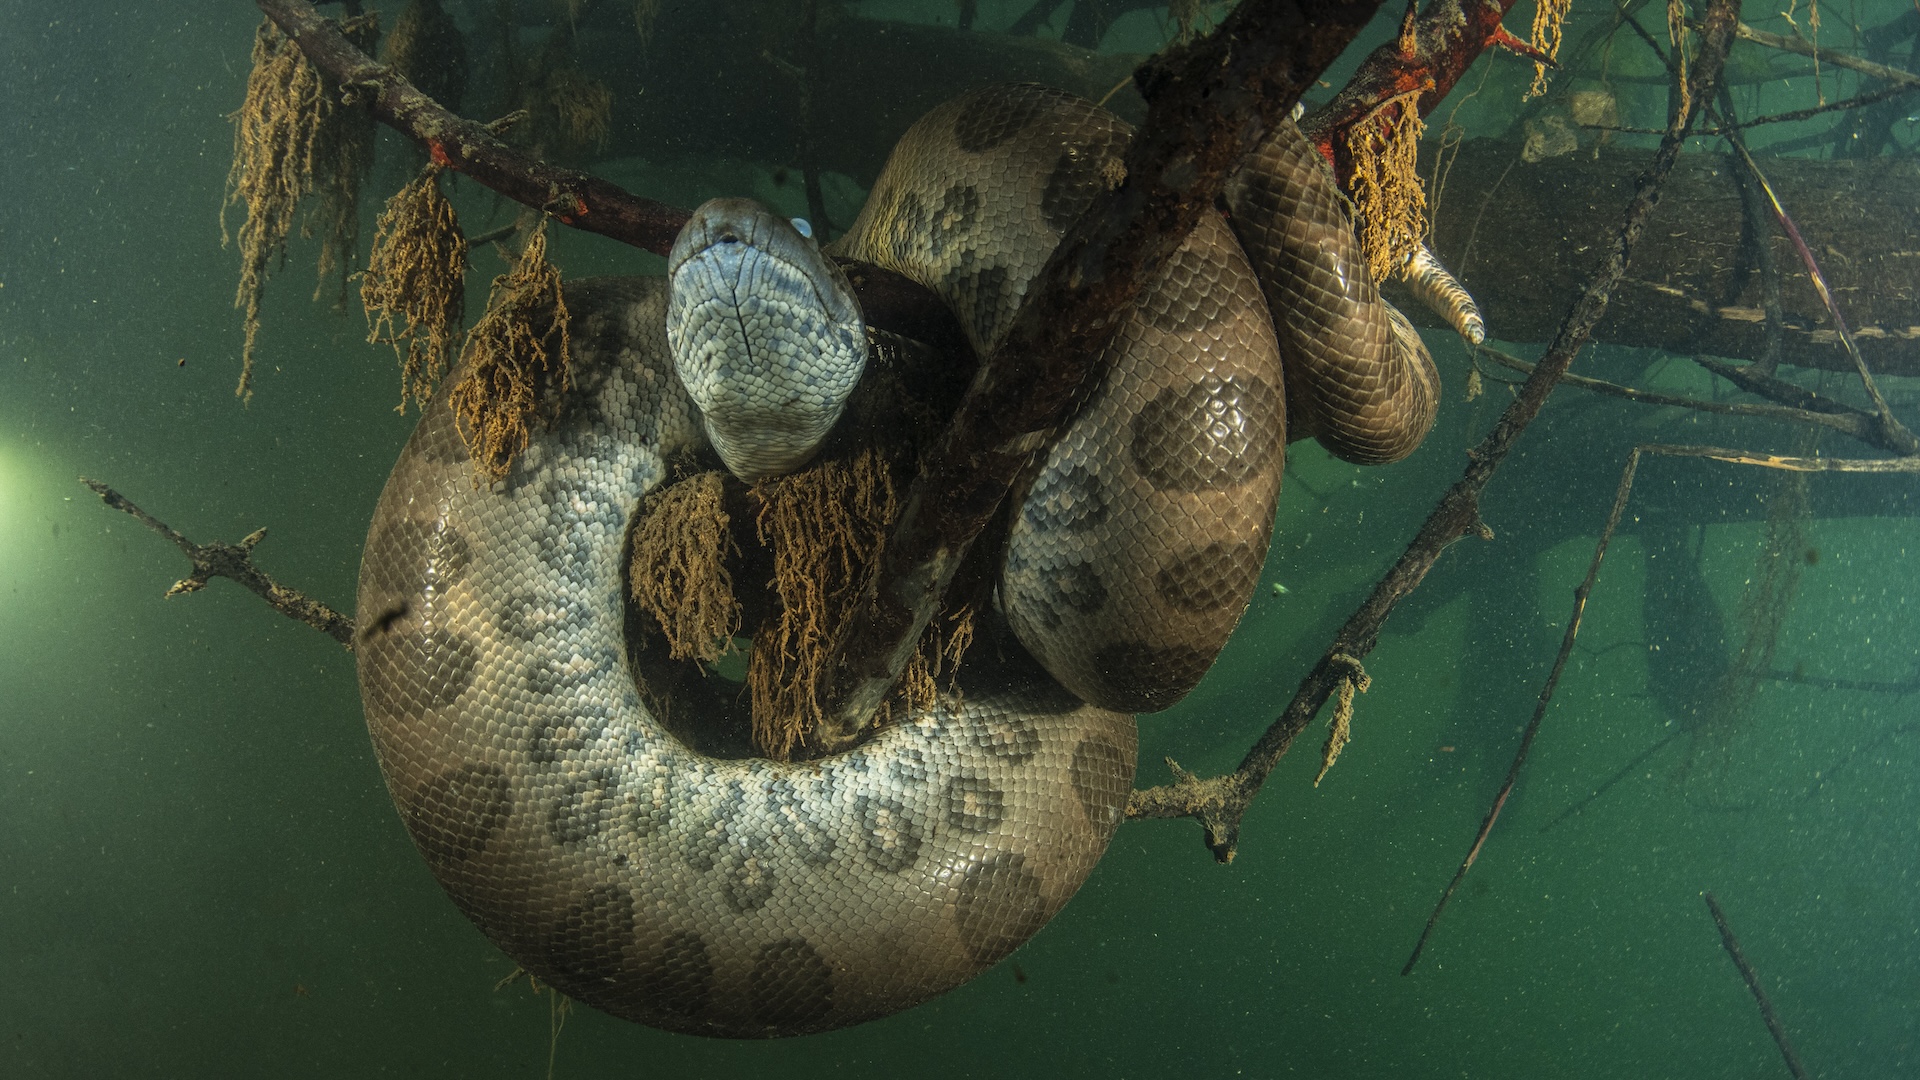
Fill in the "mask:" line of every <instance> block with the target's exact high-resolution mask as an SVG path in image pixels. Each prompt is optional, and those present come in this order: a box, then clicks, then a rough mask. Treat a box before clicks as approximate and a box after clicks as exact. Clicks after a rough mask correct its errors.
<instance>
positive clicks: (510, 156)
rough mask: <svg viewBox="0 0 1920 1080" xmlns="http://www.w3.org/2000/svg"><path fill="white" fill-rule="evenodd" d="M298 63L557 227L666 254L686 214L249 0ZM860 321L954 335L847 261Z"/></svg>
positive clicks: (932, 314) (902, 293) (915, 293)
mask: <svg viewBox="0 0 1920 1080" xmlns="http://www.w3.org/2000/svg"><path fill="white" fill-rule="evenodd" d="M255 3H256V4H258V6H259V8H260V10H261V11H263V12H265V13H266V15H267V17H268V18H270V19H272V20H273V21H274V24H275V25H277V26H279V27H280V29H281V31H282V32H283V33H285V34H286V35H287V36H288V37H289V38H292V39H293V41H294V42H295V43H296V44H297V45H299V46H300V51H301V52H302V53H304V54H305V55H306V57H307V60H308V61H309V62H311V63H312V64H313V65H314V66H315V67H317V68H319V69H320V70H322V71H325V72H326V73H327V74H329V75H331V76H332V77H333V78H334V79H335V80H337V81H338V82H339V84H340V85H341V86H342V87H344V88H345V92H346V93H348V94H350V95H353V96H355V97H356V99H359V100H364V101H366V102H367V103H368V105H369V106H370V107H371V108H372V109H373V113H374V116H375V117H376V118H377V119H379V120H380V122H381V123H383V124H386V125H387V126H388V127H391V128H393V129H394V130H395V131H398V132H400V133H401V134H402V135H405V136H406V137H408V138H409V139H412V140H413V141H415V142H417V143H419V144H420V145H421V147H422V148H423V149H425V150H426V151H427V153H428V154H429V155H430V156H431V157H432V158H433V160H434V161H435V162H437V163H439V164H440V165H443V166H445V167H446V168H449V169H452V170H454V171H456V172H459V173H462V174H465V175H466V176H469V177H472V178H473V179H474V180H475V181H477V182H478V183H479V184H480V185H481V186H483V187H486V188H489V189H491V190H493V191H497V192H499V193H500V194H502V195H504V196H506V197H507V198H509V199H512V200H514V201H515V202H518V203H521V204H523V205H526V206H530V207H533V208H534V209H536V210H541V211H544V212H546V213H548V214H551V215H553V217H554V218H555V219H556V220H558V221H559V222H560V223H561V224H563V225H570V226H572V227H573V228H576V229H581V230H584V231H586V232H590V233H597V234H599V235H601V236H605V237H607V238H608V239H611V240H618V241H620V242H621V243H623V244H628V245H631V246H633V247H637V248H640V249H641V250H643V251H651V252H653V253H654V254H656V255H662V256H664V255H666V254H667V253H668V252H669V251H671V250H672V248H673V240H674V237H676V236H678V235H680V228H681V226H683V225H685V224H686V223H687V217H688V211H686V210H684V209H682V208H680V207H676V206H668V205H667V204H665V203H661V202H655V201H654V200H652V199H648V198H644V197H642V196H639V195H635V194H633V193H632V192H630V191H627V190H626V189H625V188H622V187H620V186H619V185H618V184H614V183H610V182H609V181H606V180H602V179H600V178H599V177H597V176H592V175H589V174H587V173H583V172H578V171H576V170H573V169H563V168H560V167H558V166H555V165H551V164H548V163H547V162H545V161H542V160H540V159H539V158H536V157H534V156H532V155H530V154H527V153H524V152H522V151H520V150H517V149H515V148H514V147H512V146H509V145H507V144H506V143H504V142H502V141H501V140H500V139H499V138H498V137H497V136H496V135H495V134H494V132H493V130H492V129H491V128H489V127H488V125H486V124H482V123H479V122H477V121H473V120H468V119H465V118H463V117H461V116H458V115H456V114H454V113H453V112H451V111H449V110H448V109H446V108H445V107H443V106H442V105H441V104H440V103H439V102H437V101H435V100H433V99H432V98H430V97H428V96H427V95H425V94H423V93H421V92H420V91H419V89H417V88H416V87H414V85H413V84H412V83H410V82H408V81H407V80H406V78H405V77H404V76H402V75H401V74H400V73H399V72H398V71H396V70H394V69H393V68H392V67H390V66H388V65H386V64H382V63H378V62H376V61H375V60H374V59H373V58H372V57H370V56H368V55H367V54H366V53H364V52H361V51H360V50H359V49H358V48H356V47H355V46H354V45H353V43H352V42H350V41H348V40H347V39H346V37H345V36H344V35H342V34H341V33H340V27H339V24H338V23H335V22H334V21H333V20H331V19H329V18H327V17H326V16H324V15H321V14H320V13H319V12H318V11H316V10H314V7H313V5H312V4H310V3H308V2H307V0H255ZM846 268H847V272H848V278H849V280H850V281H851V282H852V283H853V287H854V292H855V293H856V294H858V295H859V298H860V305H861V308H862V310H863V311H864V312H865V313H866V318H867V321H868V323H870V324H871V325H874V326H877V327H880V328H881V329H883V330H888V331H891V332H893V333H897V334H900V335H902V336H905V337H911V338H914V339H915V340H918V341H924V342H928V343H929V344H934V345H936V346H940V347H945V346H947V345H948V344H950V343H952V342H957V341H963V340H964V335H963V334H962V333H961V331H960V328H959V324H958V323H957V322H955V321H954V319H953V316H952V314H951V313H949V312H948V311H947V310H946V308H945V306H944V305H942V304H941V303H940V301H939V300H938V299H936V298H935V297H934V295H933V293H932V292H931V291H930V290H928V289H926V288H924V287H922V286H921V285H920V284H918V283H917V282H914V281H912V280H910V279H908V278H906V277H903V276H902V275H900V274H896V273H894V272H892V271H891V270H883V269H881V268H880V267H877V266H870V265H867V264H865V263H849V264H847V267H846Z"/></svg>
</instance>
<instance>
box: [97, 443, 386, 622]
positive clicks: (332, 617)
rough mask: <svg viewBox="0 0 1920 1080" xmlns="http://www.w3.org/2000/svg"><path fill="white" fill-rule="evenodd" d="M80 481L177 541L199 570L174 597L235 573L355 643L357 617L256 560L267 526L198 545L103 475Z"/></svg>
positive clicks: (301, 617) (282, 608)
mask: <svg viewBox="0 0 1920 1080" xmlns="http://www.w3.org/2000/svg"><path fill="white" fill-rule="evenodd" d="M80 482H81V483H83V484H85V485H87V487H89V488H91V489H93V493H94V494H95V495H98V496H100V501H101V502H104V503H106V504H107V505H108V506H109V507H112V508H113V509H115V510H122V511H125V512H126V513H128V514H131V515H133V517H134V520H136V521H138V522H140V524H142V525H145V526H146V527H147V528H149V529H152V530H153V531H154V532H157V533H159V534H160V535H161V536H164V537H166V538H167V539H168V540H171V541H173V545H174V546H175V547H177V548H179V549H180V550H181V552H182V553H184V554H185V555H186V557H187V561H188V562H190V563H192V564H193V573H191V574H188V575H187V576H186V577H184V578H181V579H180V580H179V581H176V582H174V583H173V587H172V588H170V589H168V590H167V595H168V596H170V597H171V596H179V595H180V594H181V593H190V592H199V591H200V590H201V589H203V588H205V587H206V584H207V582H209V581H211V580H213V579H214V578H217V577H223V578H231V579H233V580H234V581H237V582H239V583H240V584H242V585H244V586H246V587H247V589H248V590H250V591H251V592H253V593H254V594H255V595H257V596H259V597H260V599H262V600H265V601H266V602H267V603H268V604H271V605H272V606H273V609H274V610H275V611H278V612H279V613H280V614H282V615H285V616H286V617H287V618H289V619H294V620H297V621H299V622H303V623H306V624H307V625H308V626H311V627H313V628H314V629H315V630H318V631H320V632H321V633H323V634H326V635H327V636H328V637H330V638H332V639H333V640H335V641H337V642H339V643H340V644H342V645H345V646H346V647H347V648H349V649H351V648H353V620H352V619H351V618H349V617H347V616H345V615H342V614H340V613H339V612H337V611H335V610H333V609H332V608H330V607H328V606H327V605H325V604H323V603H321V602H320V601H318V600H315V599H314V598H313V597H311V596H308V595H307V594H305V593H303V592H301V591H300V590H298V589H289V588H287V587H286V586H285V585H282V584H280V583H279V582H277V581H275V580H273V578H272V577H271V576H269V575H268V574H266V573H265V572H264V571H262V570H261V569H260V568H259V567H256V566H254V565H253V549H254V547H255V546H257V545H258V544H259V543H260V541H262V540H264V539H266V538H267V530H265V529H255V530H254V531H253V532H252V533H249V534H248V535H247V537H246V539H244V540H242V541H240V542H239V543H238V544H226V543H221V542H220V541H217V540H216V541H214V542H213V543H211V544H196V543H194V542H193V541H191V540H189V539H187V538H186V537H184V536H182V535H180V534H179V533H177V532H175V531H174V530H173V529H172V528H170V527H168V525H167V523H166V522H164V521H161V520H160V519H159V518H156V517H154V516H153V515H152V514H149V513H147V512H146V511H145V510H142V509H140V508H139V507H138V506H135V505H134V504H133V502H132V501H131V500H129V499H128V498H127V497H126V496H125V495H122V494H120V493H119V492H117V491H115V490H113V489H112V488H110V487H108V486H107V485H105V484H103V483H101V482H100V481H98V480H89V479H87V478H86V477H84V476H83V477H81V478H80Z"/></svg>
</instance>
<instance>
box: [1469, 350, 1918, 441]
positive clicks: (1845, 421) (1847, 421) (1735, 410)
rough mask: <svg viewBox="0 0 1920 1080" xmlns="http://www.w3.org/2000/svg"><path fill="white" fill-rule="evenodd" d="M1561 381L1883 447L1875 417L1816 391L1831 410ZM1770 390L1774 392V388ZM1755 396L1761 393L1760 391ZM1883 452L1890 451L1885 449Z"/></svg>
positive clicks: (1713, 365)
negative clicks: (1811, 428) (1820, 430)
mask: <svg viewBox="0 0 1920 1080" xmlns="http://www.w3.org/2000/svg"><path fill="white" fill-rule="evenodd" d="M1479 352H1480V355H1482V356H1485V357H1486V358H1487V359H1489V360H1492V361H1493V362H1494V363H1496V364H1499V365H1500V366H1501V367H1504V368H1508V369H1511V370H1513V371H1519V372H1523V373H1524V372H1531V371H1532V370H1533V367H1534V366H1533V365H1532V364H1529V363H1527V362H1526V361H1525V360H1522V359H1520V358H1519V357H1517V356H1514V355H1513V354H1511V353H1506V352H1502V351H1501V350H1499V349H1496V348H1493V347H1492V346H1489V345H1481V346H1480V347H1479ZM1697 359H1698V360H1699V361H1700V362H1701V364H1702V366H1710V370H1713V371H1715V372H1716V373H1720V372H1721V371H1722V369H1734V370H1736V371H1741V372H1744V370H1745V369H1743V368H1738V367H1737V366H1736V365H1733V364H1726V363H1723V362H1719V361H1715V360H1714V359H1713V358H1712V357H1698V358H1697ZM1560 381H1561V382H1563V383H1565V384H1566V385H1568V386H1577V387H1579V388H1580V389H1582V390H1589V391H1592V392H1593V393H1596V394H1606V395H1608V396H1609V397H1617V398H1623V399H1625V400H1627V401H1635V402H1639V403H1640V404H1642V405H1656V406H1663V407H1668V408H1676V409H1692V410H1693V411H1695V412H1705V413H1716V414H1718V415H1721V416H1756V417H1761V418H1764V419H1767V420H1780V421H1784V422H1787V423H1794V424H1818V425H1820V426H1821V427H1828V428H1832V429H1833V430H1835V431H1838V432H1842V433H1843V434H1847V435H1851V436H1853V437H1854V438H1856V439H1859V440H1860V441H1862V442H1865V443H1868V444H1869V445H1874V446H1879V444H1878V443H1877V442H1875V441H1874V439H1875V437H1876V436H1877V434H1878V430H1879V428H1878V424H1877V422H1876V421H1875V419H1874V417H1872V416H1870V415H1868V414H1866V413H1863V412H1860V411H1859V410H1857V409H1849V408H1847V407H1846V406H1844V405H1841V404H1839V403H1838V402H1831V401H1829V399H1826V398H1819V395H1817V394H1813V392H1812V391H1801V393H1803V394H1805V395H1807V396H1809V397H1814V398H1818V399H1819V400H1820V401H1822V402H1827V403H1828V404H1830V405H1831V406H1832V408H1831V409H1830V410H1817V409H1804V408H1792V407H1789V406H1786V405H1759V404H1755V403H1753V402H1743V401H1703V400H1701V399H1699V398H1690V397H1678V396H1675V395H1672V394H1660V393H1655V392H1653V391H1651V390H1642V389H1639V388H1638V387H1633V386H1622V385H1620V384H1619V383H1611V382H1607V381H1605V380H1603V379H1591V378H1588V377H1586V376H1584V375H1573V374H1567V375H1563V376H1561V379H1560ZM1773 381H1774V382H1775V383H1779V385H1781V386H1793V384H1792V383H1783V382H1780V380H1777V379H1776V380H1773ZM1740 385H1741V386H1742V388H1743V389H1751V388H1752V386H1754V385H1762V384H1760V383H1759V380H1757V379H1755V380H1752V382H1743V383H1741V384H1740ZM1769 388H1770V389H1771V387H1769ZM1793 389H1795V390H1800V388H1799V387H1793ZM1754 392H1756V393H1758V392H1759V391H1754ZM1880 449H1890V448H1889V447H1884V446H1881V447H1880Z"/></svg>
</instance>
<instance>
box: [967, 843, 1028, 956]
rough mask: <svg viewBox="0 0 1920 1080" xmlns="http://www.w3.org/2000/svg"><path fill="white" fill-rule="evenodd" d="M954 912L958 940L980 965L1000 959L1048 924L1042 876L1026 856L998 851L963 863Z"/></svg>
mask: <svg viewBox="0 0 1920 1080" xmlns="http://www.w3.org/2000/svg"><path fill="white" fill-rule="evenodd" d="M954 918H955V920H956V923H957V928H958V929H959V931H960V944H961V945H962V946H964V947H965V948H966V950H967V955H969V956H971V957H973V959H974V960H976V961H978V962H979V963H980V964H981V965H982V966H985V965H987V964H992V963H996V962H998V961H999V960H1000V959H1001V958H1002V957H1004V956H1006V955H1007V954H1008V953H1010V952H1012V951H1013V950H1015V949H1017V948H1019V947H1020V945H1021V943H1022V942H1024V941H1026V940H1027V939H1028V938H1030V937H1032V936H1033V935H1034V934H1036V933H1038V932H1039V931H1040V928H1041V927H1042V926H1044V925H1046V922H1047V909H1046V902H1045V900H1044V899H1043V898H1042V897H1041V894H1040V879H1039V877H1038V876H1036V875H1035V874H1034V872H1033V871H1032V870H1029V869H1027V867H1026V856H1024V855H1021V854H1019V853H1017V852H1010V851H1002V852H997V853H995V854H994V855H992V856H990V857H988V858H985V859H980V860H977V861H975V862H974V864H973V865H972V866H970V867H968V868H967V873H966V876H965V877H964V878H962V879H961V881H960V899H959V902H958V904H956V905H955V910H954Z"/></svg>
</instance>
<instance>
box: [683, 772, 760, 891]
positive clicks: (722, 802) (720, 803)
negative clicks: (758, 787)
mask: <svg viewBox="0 0 1920 1080" xmlns="http://www.w3.org/2000/svg"><path fill="white" fill-rule="evenodd" d="M746 803H747V793H746V789H745V787H744V786H743V784H742V782H741V781H739V780H733V781H729V782H728V783H727V786H726V790H724V791H723V792H721V793H720V796H719V797H718V798H717V799H715V800H714V802H713V803H712V804H711V805H710V806H709V807H708V808H707V811H706V815H705V817H706V821H705V822H704V823H703V822H700V821H698V820H696V821H694V822H693V823H692V826H693V827H692V828H690V829H688V830H687V831H686V833H685V834H684V835H682V836H680V837H679V844H678V847H679V849H680V857H681V858H683V859H685V860H686V861H687V865H688V866H691V867H692V868H694V869H695V870H698V871H700V872H701V873H703V874H704V873H706V872H707V871H709V870H711V869H713V868H714V866H715V865H716V862H717V860H718V859H719V857H720V853H721V852H723V851H724V850H726V848H727V841H728V839H729V838H730V837H731V836H732V835H733V834H734V831H735V829H736V827H737V826H736V822H738V821H739V819H740V813H741V811H743V810H745V809H746ZM702 824H704V825H705V826H706V827H705V828H701V827H700V826H701V825H702Z"/></svg>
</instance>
